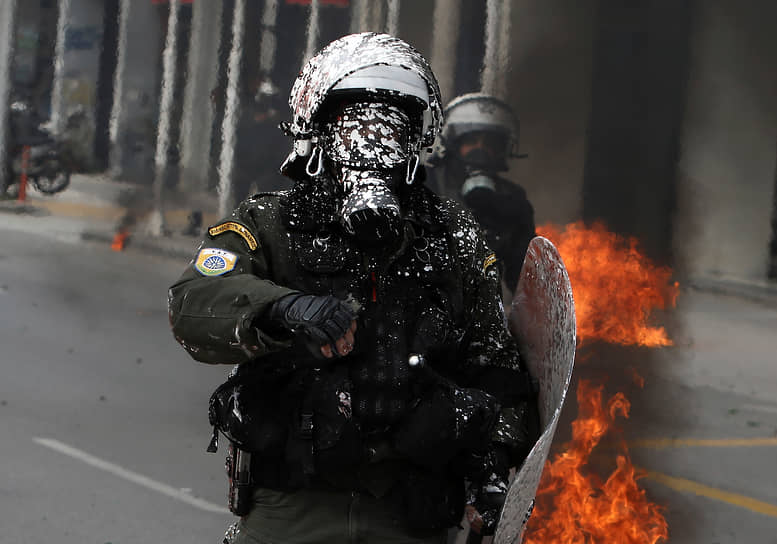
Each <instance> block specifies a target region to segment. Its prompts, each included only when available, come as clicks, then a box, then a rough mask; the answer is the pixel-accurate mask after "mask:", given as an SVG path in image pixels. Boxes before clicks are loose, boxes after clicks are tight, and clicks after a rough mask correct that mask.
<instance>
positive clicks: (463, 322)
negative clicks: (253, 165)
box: [169, 33, 533, 543]
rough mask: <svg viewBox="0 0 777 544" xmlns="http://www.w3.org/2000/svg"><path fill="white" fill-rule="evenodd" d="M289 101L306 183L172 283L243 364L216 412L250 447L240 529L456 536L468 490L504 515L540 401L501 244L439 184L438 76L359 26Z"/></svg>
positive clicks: (258, 205) (215, 339)
mask: <svg viewBox="0 0 777 544" xmlns="http://www.w3.org/2000/svg"><path fill="white" fill-rule="evenodd" d="M289 103H290V106H291V109H292V113H293V119H292V122H291V123H290V124H288V125H287V126H286V127H285V129H286V132H287V133H288V134H290V135H291V136H292V137H293V139H294V146H293V151H292V153H291V154H290V155H289V157H288V159H287V160H286V162H285V163H284V165H283V166H282V171H283V173H285V175H287V176H288V177H290V178H291V179H292V180H293V181H294V182H295V183H294V186H293V188H291V189H290V190H288V191H281V192H277V193H260V194H258V195H255V196H253V197H251V198H249V199H247V200H245V201H244V202H242V203H241V204H240V205H239V206H238V208H237V209H236V210H235V211H234V212H233V213H232V215H231V216H230V217H228V218H226V219H224V220H223V221H222V222H221V223H219V224H217V225H214V226H213V227H211V228H210V229H209V230H208V235H207V236H206V238H205V239H204V240H203V242H202V244H201V245H200V248H199V250H198V253H197V255H196V256H195V258H194V259H193V260H192V262H191V264H190V265H189V266H188V267H187V269H186V270H185V272H184V273H183V275H182V277H181V278H180V279H179V280H178V281H177V282H176V283H175V284H174V285H173V286H172V287H171V289H170V293H169V312H170V322H171V325H172V329H173V333H174V335H175V337H176V339H177V340H178V341H179V342H180V343H181V345H182V346H183V347H184V348H185V349H186V350H187V351H188V352H189V353H190V354H191V356H192V357H193V358H194V359H196V360H198V361H201V362H205V363H214V364H232V365H236V366H235V368H234V369H233V371H232V373H231V374H230V377H229V379H228V380H227V382H225V383H224V384H222V386H220V387H219V388H218V389H217V390H216V392H215V393H214V395H213V397H212V398H211V405H210V416H211V423H212V424H213V425H214V427H215V430H218V431H220V432H221V433H223V434H224V435H226V436H227V437H228V438H229V440H230V442H231V443H232V445H233V446H236V447H237V448H238V450H239V451H240V452H246V453H249V454H250V484H251V485H252V494H251V497H250V505H249V506H248V507H247V508H246V507H241V508H238V509H233V511H236V512H237V513H239V514H240V515H241V516H242V517H241V519H240V521H239V522H237V523H236V524H235V525H233V526H232V527H231V528H230V530H229V531H228V534H227V537H226V540H225V542H228V543H231V542H240V543H246V542H251V543H258V542H284V543H295V542H322V543H323V542H327V543H328V542H357V541H358V542H419V543H420V542H430V543H431V542H445V539H446V530H447V528H448V527H451V526H453V525H455V524H456V523H458V522H459V520H460V519H461V516H462V511H463V507H464V504H465V502H470V503H472V504H474V505H475V507H476V508H478V510H479V511H480V512H481V514H483V515H484V518H485V519H486V520H487V521H488V523H487V524H486V529H488V527H491V528H493V525H494V523H495V521H496V518H497V516H498V513H499V508H500V507H501V502H502V501H503V499H504V493H505V491H506V487H507V474H508V470H509V468H510V467H511V466H516V465H518V464H520V462H521V461H522V459H523V457H524V456H525V455H526V453H527V452H528V449H529V448H530V446H531V445H532V444H531V440H530V438H529V436H528V431H527V429H528V422H527V418H528V415H527V414H528V413H529V412H530V410H529V407H530V402H533V400H532V393H531V387H530V385H529V384H530V380H529V377H528V374H527V373H526V371H525V370H524V367H523V366H522V364H521V360H520V358H519V354H518V351H517V347H516V345H515V343H514V341H513V340H512V338H511V337H510V334H509V333H508V331H507V330H506V328H505V322H504V321H505V320H504V310H503V308H502V304H501V298H500V294H499V274H498V271H497V267H496V266H494V263H495V262H496V257H495V256H494V254H493V252H492V251H491V250H490V249H489V248H488V246H487V244H486V241H485V239H484V236H483V235H482V232H481V229H480V227H479V226H478V224H477V223H476V221H475V220H474V219H473V217H472V215H471V214H470V213H469V212H467V211H465V210H464V209H463V208H462V207H461V206H460V205H458V204H456V203H455V202H453V201H451V200H447V199H443V198H440V197H438V196H436V195H435V194H434V193H433V192H432V191H430V190H429V189H428V188H427V187H425V185H424V183H423V181H424V169H423V166H421V165H419V154H420V152H421V151H422V149H424V148H426V147H428V146H430V145H431V144H432V142H433V140H434V138H435V136H436V135H437V133H438V131H439V128H440V125H441V121H442V111H441V107H440V95H439V89H438V86H437V82H436V80H435V78H434V75H433V73H432V71H431V69H430V67H429V65H428V64H427V62H426V60H425V59H424V58H423V57H422V56H421V55H420V53H418V52H417V51H416V50H415V49H413V48H412V47H411V46H410V45H408V44H407V43H405V42H403V41H401V40H399V39H397V38H394V37H391V36H388V35H385V34H373V33H363V34H355V35H350V36H346V37H343V38H340V39H338V40H336V41H334V42H332V43H331V44H329V45H328V46H327V47H326V48H324V49H323V50H322V51H321V52H319V53H318V54H317V55H315V56H314V57H313V58H312V59H311V60H310V61H309V62H308V63H307V65H306V66H305V67H304V69H303V70H302V72H301V73H300V75H299V77H298V79H297V81H296V82H295V84H294V87H293V89H292V92H291V96H290V100H289ZM215 430H214V438H216V436H217V434H216V432H215ZM214 446H215V444H214ZM232 466H234V459H233V460H232ZM465 485H466V486H467V487H465ZM489 523H490V525H489Z"/></svg>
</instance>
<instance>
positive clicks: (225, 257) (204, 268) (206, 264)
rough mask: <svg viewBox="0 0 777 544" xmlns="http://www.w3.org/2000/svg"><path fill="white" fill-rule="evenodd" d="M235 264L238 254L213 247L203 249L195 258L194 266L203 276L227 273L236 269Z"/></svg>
mask: <svg viewBox="0 0 777 544" xmlns="http://www.w3.org/2000/svg"><path fill="white" fill-rule="evenodd" d="M235 264H237V255H235V254H234V253H230V252H229V251H224V250H223V249H216V248H212V247H206V248H203V249H201V250H200V252H199V253H198V254H197V258H196V259H194V268H196V269H197V271H198V272H199V273H200V274H202V275H203V276H220V275H222V274H226V273H227V272H229V271H231V270H234V269H235Z"/></svg>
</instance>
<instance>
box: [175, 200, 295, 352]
mask: <svg viewBox="0 0 777 544" xmlns="http://www.w3.org/2000/svg"><path fill="white" fill-rule="evenodd" d="M258 231H259V229H258V228H257V226H256V223H255V219H254V218H253V217H251V216H250V215H248V214H246V213H245V212H244V211H243V210H241V209H240V208H239V209H238V210H236V211H235V212H234V213H233V214H232V216H231V217H229V218H228V219H226V220H225V221H222V222H221V223H219V224H217V225H215V226H214V227H211V228H210V229H209V230H208V234H206V236H205V238H204V239H203V241H202V243H201V244H200V246H199V249H198V251H197V254H196V255H195V257H194V259H193V260H192V261H191V263H189V266H188V267H187V268H186V270H185V271H184V273H183V275H182V276H181V278H180V279H179V280H178V281H177V282H176V283H175V284H174V285H173V286H172V287H170V290H169V293H168V311H169V317H170V325H171V327H172V330H173V334H174V336H175V338H176V340H178V342H179V343H180V344H181V345H182V346H183V347H184V348H186V350H187V351H188V352H189V354H190V355H191V356H192V357H193V358H194V359H196V360H197V361H201V362H204V363H212V364H218V363H224V364H237V363H242V362H245V361H248V360H251V359H254V358H256V357H260V356H262V355H265V354H267V353H271V352H275V351H279V350H281V349H285V348H287V347H289V346H290V345H291V343H292V334H291V333H290V332H289V331H287V330H285V329H283V328H282V327H262V328H261V329H260V328H257V322H258V321H260V318H261V317H262V316H265V315H267V314H268V313H269V311H270V308H271V307H272V305H273V304H274V303H275V302H276V301H277V300H278V299H280V298H282V297H284V296H286V295H289V294H293V293H295V291H294V290H293V289H288V288H286V287H282V286H280V285H276V284H275V283H274V282H273V281H272V277H271V273H270V270H269V267H268V259H267V255H266V254H265V253H264V250H263V247H261V244H262V239H261V237H260V233H259V232H258Z"/></svg>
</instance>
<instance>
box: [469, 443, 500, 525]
mask: <svg viewBox="0 0 777 544" xmlns="http://www.w3.org/2000/svg"><path fill="white" fill-rule="evenodd" d="M476 460H477V461H479V463H478V464H479V465H480V467H479V470H477V471H476V472H477V473H478V474H476V475H475V476H474V478H473V479H472V481H471V484H470V488H469V492H468V493H467V495H468V499H467V502H468V503H469V504H471V505H472V506H474V507H475V509H476V510H477V512H478V514H480V517H481V518H482V522H483V525H482V527H481V528H480V530H479V531H478V532H479V533H480V534H481V535H483V536H490V535H493V534H494V532H495V531H496V524H497V522H498V521H499V515H500V514H501V512H502V506H504V502H505V498H506V497H507V488H508V486H509V477H510V462H509V455H508V453H507V449H506V448H505V447H503V446H500V445H494V446H493V448H492V449H491V450H489V451H488V453H487V454H485V455H483V456H473V457H472V458H471V459H470V461H476Z"/></svg>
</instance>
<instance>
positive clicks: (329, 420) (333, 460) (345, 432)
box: [310, 366, 362, 474]
mask: <svg viewBox="0 0 777 544" xmlns="http://www.w3.org/2000/svg"><path fill="white" fill-rule="evenodd" d="M351 390H352V385H351V381H350V380H349V378H348V374H347V369H346V368H345V367H344V366H331V367H329V368H326V369H322V370H320V371H318V372H317V373H316V375H315V377H314V379H313V383H312V386H311V393H310V394H311V406H312V409H313V449H314V452H315V459H316V469H317V471H318V472H319V473H321V474H326V473H327V472H330V471H337V470H339V469H342V468H346V467H354V466H356V465H358V464H359V462H360V461H361V457H362V443H361V439H360V437H359V431H358V429H357V426H356V423H355V421H354V419H353V409H352V406H351Z"/></svg>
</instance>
